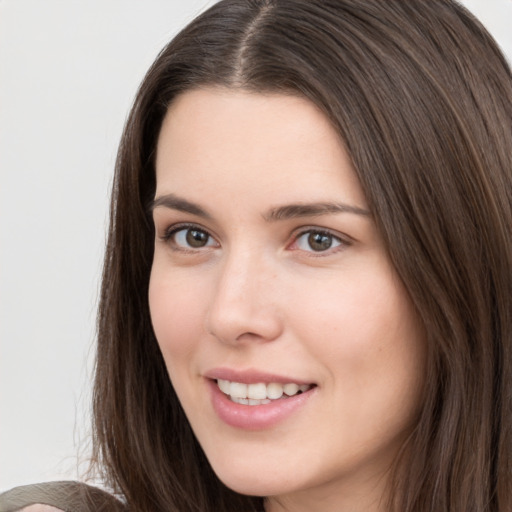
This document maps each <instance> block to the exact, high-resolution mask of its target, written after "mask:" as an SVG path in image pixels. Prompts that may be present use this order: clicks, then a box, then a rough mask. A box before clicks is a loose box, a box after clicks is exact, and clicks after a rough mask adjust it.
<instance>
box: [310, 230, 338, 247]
mask: <svg viewBox="0 0 512 512" xmlns="http://www.w3.org/2000/svg"><path fill="white" fill-rule="evenodd" d="M332 242H333V236H332V235H326V234H325V233H310V234H309V236H308V245H309V247H311V249H313V251H326V250H327V249H330V248H331V246H332Z"/></svg>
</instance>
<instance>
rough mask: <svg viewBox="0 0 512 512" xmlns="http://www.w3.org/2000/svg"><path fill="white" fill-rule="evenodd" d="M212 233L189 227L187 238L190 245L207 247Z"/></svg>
mask: <svg viewBox="0 0 512 512" xmlns="http://www.w3.org/2000/svg"><path fill="white" fill-rule="evenodd" d="M209 238H210V235H208V234H207V233H205V232H204V231H199V230H198V229H187V234H186V239H187V244H188V245H190V247H205V246H206V245H207V244H208V239H209Z"/></svg>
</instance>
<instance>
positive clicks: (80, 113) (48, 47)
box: [0, 0, 512, 491]
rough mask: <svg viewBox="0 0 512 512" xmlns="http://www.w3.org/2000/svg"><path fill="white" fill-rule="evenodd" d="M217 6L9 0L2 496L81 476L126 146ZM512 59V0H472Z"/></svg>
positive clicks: (2, 67) (2, 241) (2, 134)
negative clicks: (183, 33) (160, 59)
mask: <svg viewBox="0 0 512 512" xmlns="http://www.w3.org/2000/svg"><path fill="white" fill-rule="evenodd" d="M212 3H214V2H213V1H209V2H208V1H206V0H145V1H142V0H0V172H1V186H0V220H1V224H0V227H1V229H0V248H1V252H0V255H1V260H0V491H1V490H5V489H7V488H10V487H12V486H15V485H20V484H24V483H30V482H37V481H42V480H50V479H59V478H77V477H78V476H79V474H80V471H81V470H82V469H83V464H82V467H80V464H79V461H80V460H86V457H87V439H88V418H89V413H88V406H89V400H90V381H91V372H92V364H91V363H92V357H93V342H94V322H95V308H96V302H97V293H98V285H99V274H100V269H101V259H102V252H103V245H104V239H105V230H106V223H107V210H108V197H109V188H110V183H111V177H112V169H113V166H114V160H115V154H116V150H117V143H118V141H119V137H120V134H121V130H122V126H123V122H124V119H125V117H126V115H127V113H128V110H129V107H130V104H131V101H132V98H133V95H134V93H135V90H136V88H137V86H138V84H139V82H140V80H141V79H142V77H143V75H144V73H145V71H146V69H147V68H148V67H149V65H150V64H151V62H152V61H153V59H154V57H155V56H156V54H157V53H158V51H159V50H160V49H161V48H162V47H163V45H164V44H165V43H166V42H167V41H168V40H169V39H170V38H171V37H172V36H173V35H174V34H175V33H176V32H177V30H178V29H179V28H181V27H182V26H184V25H185V24H186V23H187V22H188V21H190V20H191V19H192V18H193V17H194V16H195V15H196V14H198V13H199V12H200V11H201V10H203V8H204V7H205V6H208V5H211V4H212ZM463 3H464V4H465V5H466V6H467V7H469V8H470V9H471V10H472V11H473V12H474V13H475V14H476V15H477V16H478V17H479V18H480V19H481V20H482V21H483V22H484V24H485V25H486V26H487V27H488V29H489V30H490V31H491V32H492V33H493V35H494V36H495V37H496V38H497V40H498V42H499V43H500V44H501V46H502V48H503V49H504V51H505V52H506V53H507V55H508V56H509V60H512V21H511V20H512V0H465V1H464V2H463Z"/></svg>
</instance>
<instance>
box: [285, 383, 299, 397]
mask: <svg viewBox="0 0 512 512" xmlns="http://www.w3.org/2000/svg"><path fill="white" fill-rule="evenodd" d="M283 391H284V392H285V393H286V394H287V395H288V396H293V395H295V394H297V391H299V385H298V384H285V385H284V386H283Z"/></svg>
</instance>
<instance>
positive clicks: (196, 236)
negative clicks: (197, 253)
mask: <svg viewBox="0 0 512 512" xmlns="http://www.w3.org/2000/svg"><path fill="white" fill-rule="evenodd" d="M169 238H170V240H171V241H172V242H173V245H175V246H176V247H177V248H179V249H202V248H203V247H211V246H215V245H216V242H215V240H214V239H213V238H212V237H211V236H210V235H209V234H208V233H207V232H206V231H204V230H202V229H198V228H194V227H189V228H181V229H177V230H175V231H174V232H173V233H171V236H170V237H169Z"/></svg>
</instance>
